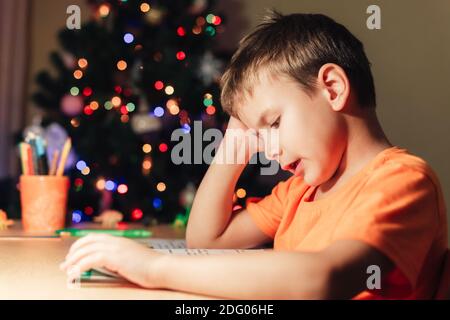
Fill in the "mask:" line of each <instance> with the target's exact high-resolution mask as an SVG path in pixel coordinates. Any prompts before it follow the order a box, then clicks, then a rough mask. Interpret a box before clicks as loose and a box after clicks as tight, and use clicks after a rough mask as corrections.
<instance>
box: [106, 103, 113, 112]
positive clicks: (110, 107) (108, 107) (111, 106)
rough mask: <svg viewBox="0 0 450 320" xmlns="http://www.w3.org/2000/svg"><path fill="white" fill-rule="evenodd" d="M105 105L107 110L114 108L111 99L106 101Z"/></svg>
mask: <svg viewBox="0 0 450 320" xmlns="http://www.w3.org/2000/svg"><path fill="white" fill-rule="evenodd" d="M104 106H105V109H106V110H111V109H112V108H113V104H112V102H111V101H106V102H105V104H104Z"/></svg>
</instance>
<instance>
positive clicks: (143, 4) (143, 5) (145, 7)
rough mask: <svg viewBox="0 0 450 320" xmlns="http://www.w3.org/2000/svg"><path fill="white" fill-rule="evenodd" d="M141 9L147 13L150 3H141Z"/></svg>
mask: <svg viewBox="0 0 450 320" xmlns="http://www.w3.org/2000/svg"><path fill="white" fill-rule="evenodd" d="M141 11H142V12H144V13H146V12H149V11H150V5H149V4H148V3H147V2H143V3H141Z"/></svg>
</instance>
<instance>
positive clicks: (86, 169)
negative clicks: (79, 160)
mask: <svg viewBox="0 0 450 320" xmlns="http://www.w3.org/2000/svg"><path fill="white" fill-rule="evenodd" d="M90 172H91V169H89V167H84V169H83V170H81V173H82V174H83V175H85V176H87V175H88V174H89V173H90Z"/></svg>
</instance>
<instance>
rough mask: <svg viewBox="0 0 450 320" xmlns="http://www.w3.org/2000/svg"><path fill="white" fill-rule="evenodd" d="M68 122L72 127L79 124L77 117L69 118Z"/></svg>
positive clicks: (76, 126)
mask: <svg viewBox="0 0 450 320" xmlns="http://www.w3.org/2000/svg"><path fill="white" fill-rule="evenodd" d="M70 124H71V125H72V127H74V128H78V127H79V126H80V121H79V120H78V119H77V118H72V119H71V120H70Z"/></svg>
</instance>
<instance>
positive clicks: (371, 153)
mask: <svg viewBox="0 0 450 320" xmlns="http://www.w3.org/2000/svg"><path fill="white" fill-rule="evenodd" d="M355 110H356V111H354V110H352V111H354V112H351V114H350V113H347V114H345V115H344V117H345V119H346V123H347V128H348V132H347V141H346V142H347V146H346V148H345V152H344V154H343V156H342V159H341V162H340V164H339V167H338V169H337V170H336V172H335V174H334V175H333V177H332V178H331V179H329V180H328V181H327V182H325V183H323V184H321V185H320V186H319V187H318V189H317V192H316V198H317V197H320V195H321V194H325V193H327V192H331V191H334V190H335V189H337V188H339V187H340V186H341V185H342V184H344V183H345V182H346V181H347V180H348V179H349V178H351V177H352V176H354V175H355V174H356V173H357V172H359V171H360V170H361V169H363V168H364V166H365V165H366V164H368V163H369V162H370V161H371V160H372V159H373V158H374V157H375V156H376V155H377V154H379V153H380V152H381V151H383V150H385V149H387V148H390V147H392V144H391V143H390V142H389V140H388V139H387V137H386V135H385V134H384V132H383V129H382V128H381V125H380V123H379V121H378V118H377V115H376V112H375V110H374V109H368V108H361V107H355Z"/></svg>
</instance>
